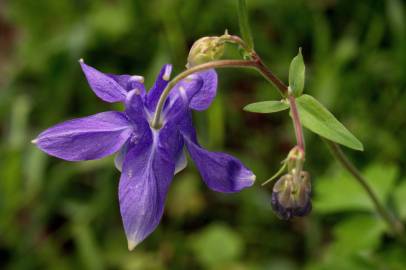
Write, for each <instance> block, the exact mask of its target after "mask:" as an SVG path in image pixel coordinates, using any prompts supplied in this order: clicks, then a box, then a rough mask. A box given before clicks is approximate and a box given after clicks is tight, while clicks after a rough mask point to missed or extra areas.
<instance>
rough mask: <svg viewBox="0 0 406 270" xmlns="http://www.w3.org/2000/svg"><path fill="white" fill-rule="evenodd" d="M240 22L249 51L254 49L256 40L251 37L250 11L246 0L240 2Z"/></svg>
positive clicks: (242, 34)
mask: <svg viewBox="0 0 406 270" xmlns="http://www.w3.org/2000/svg"><path fill="white" fill-rule="evenodd" d="M238 22H239V24H240V32H241V36H242V39H243V40H244V41H245V43H246V44H247V46H248V48H249V49H253V48H254V40H253V38H252V35H251V30H250V25H249V20H248V11H247V5H246V4H245V0H239V1H238Z"/></svg>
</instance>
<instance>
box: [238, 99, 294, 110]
mask: <svg viewBox="0 0 406 270" xmlns="http://www.w3.org/2000/svg"><path fill="white" fill-rule="evenodd" d="M288 108H289V105H288V104H286V103H285V102H283V101H278V100H269V101H261V102H256V103H251V104H248V105H247V106H245V107H244V111H247V112H254V113H274V112H280V111H283V110H286V109H288Z"/></svg>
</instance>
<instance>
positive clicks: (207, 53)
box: [186, 37, 224, 68]
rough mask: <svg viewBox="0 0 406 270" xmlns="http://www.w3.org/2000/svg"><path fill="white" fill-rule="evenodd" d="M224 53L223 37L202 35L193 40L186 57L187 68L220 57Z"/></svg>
mask: <svg viewBox="0 0 406 270" xmlns="http://www.w3.org/2000/svg"><path fill="white" fill-rule="evenodd" d="M223 53H224V39H222V38H220V37H202V38H200V39H198V40H197V41H195V43H194V44H193V46H192V48H191V49H190V52H189V56H188V58H187V60H188V63H187V65H186V67H187V68H191V67H193V66H196V65H199V64H203V63H207V62H210V61H213V60H217V59H220V58H221V57H222V56H223Z"/></svg>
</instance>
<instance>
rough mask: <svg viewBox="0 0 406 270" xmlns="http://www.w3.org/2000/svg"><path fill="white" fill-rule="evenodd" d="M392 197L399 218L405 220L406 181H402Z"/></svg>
mask: <svg viewBox="0 0 406 270" xmlns="http://www.w3.org/2000/svg"><path fill="white" fill-rule="evenodd" d="M393 197H394V203H395V206H396V208H397V211H398V214H399V217H400V218H401V219H402V220H406V179H403V180H402V181H401V182H400V185H398V186H397V187H396V189H395V191H394V194H393Z"/></svg>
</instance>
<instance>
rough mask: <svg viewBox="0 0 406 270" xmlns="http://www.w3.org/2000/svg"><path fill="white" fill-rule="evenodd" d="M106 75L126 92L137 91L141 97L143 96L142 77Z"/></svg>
mask: <svg viewBox="0 0 406 270" xmlns="http://www.w3.org/2000/svg"><path fill="white" fill-rule="evenodd" d="M106 75H107V76H109V77H110V78H112V79H113V80H115V81H116V82H117V83H118V84H119V85H120V86H121V87H122V88H123V89H125V90H126V91H127V92H129V91H131V90H137V91H138V92H139V94H140V95H141V96H142V97H144V96H145V93H146V91H145V86H144V77H142V76H137V75H133V76H131V75H115V74H106Z"/></svg>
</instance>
